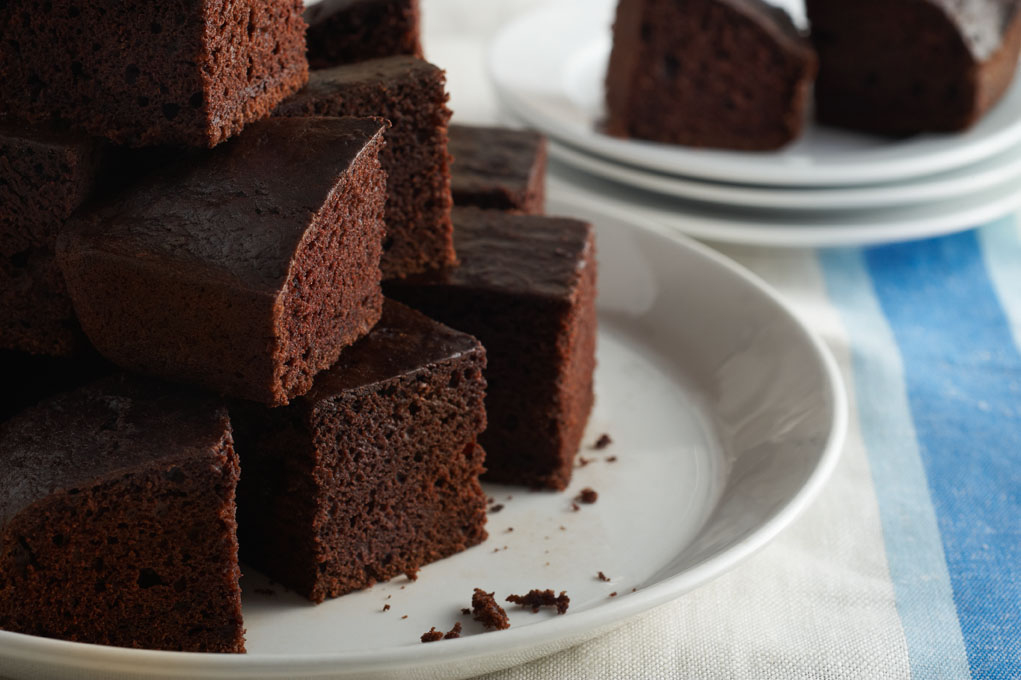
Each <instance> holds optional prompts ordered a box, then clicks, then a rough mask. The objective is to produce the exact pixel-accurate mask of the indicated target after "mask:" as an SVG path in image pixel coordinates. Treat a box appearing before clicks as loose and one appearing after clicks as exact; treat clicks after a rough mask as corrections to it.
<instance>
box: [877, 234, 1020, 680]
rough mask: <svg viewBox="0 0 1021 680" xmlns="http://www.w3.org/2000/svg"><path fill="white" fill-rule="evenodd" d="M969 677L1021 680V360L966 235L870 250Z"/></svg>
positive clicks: (971, 237) (976, 249)
mask: <svg viewBox="0 0 1021 680" xmlns="http://www.w3.org/2000/svg"><path fill="white" fill-rule="evenodd" d="M865 260H866V266H867V269H868V271H869V274H870V276H871V278H872V281H873V284H874V286H875V291H876V294H877V297H878V299H879V302H880V305H881V307H882V309H883V311H884V313H885V315H886V318H887V319H888V322H889V324H890V328H891V330H892V331H893V334H894V337H895V338H896V339H897V344H898V345H899V346H900V348H901V356H902V358H903V363H904V376H905V383H906V385H907V392H908V400H909V403H910V406H911V413H912V416H913V419H914V424H915V430H916V432H917V433H918V443H919V450H920V452H921V455H922V461H923V463H924V465H925V469H926V475H927V477H928V480H929V488H930V492H931V497H932V503H933V507H934V508H935V510H936V516H937V519H938V521H939V527H940V532H941V535H942V539H943V549H944V553H945V555H946V561H947V565H948V567H949V569H950V581H951V585H952V586H953V590H954V601H955V603H956V605H957V612H958V618H959V620H960V623H961V630H962V632H963V634H964V642H965V648H966V649H967V652H968V660H969V663H970V666H971V670H972V675H973V677H976V678H1009V677H1018V676H1021V577H1019V565H1021V355H1019V352H1018V348H1017V346H1016V345H1015V344H1014V338H1013V336H1012V333H1011V329H1010V327H1009V324H1008V322H1007V319H1006V317H1005V315H1004V312H1003V309H1002V308H1001V307H1000V304H999V300H998V299H997V296H996V293H995V292H994V290H993V287H992V284H991V282H990V280H989V276H988V273H987V271H986V269H985V266H984V261H983V257H982V253H981V251H980V248H979V245H978V237H977V236H976V234H975V233H974V232H968V233H965V234H958V235H955V236H950V237H947V238H942V239H934V240H929V241H922V242H918V243H912V244H901V245H895V246H886V247H882V248H876V249H873V250H869V251H866V253H865Z"/></svg>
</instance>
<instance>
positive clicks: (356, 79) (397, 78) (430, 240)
mask: <svg viewBox="0 0 1021 680" xmlns="http://www.w3.org/2000/svg"><path fill="white" fill-rule="evenodd" d="M445 83H446V79H445V76H444V73H443V70H442V69H439V68H437V67H435V66H433V65H432V64H429V63H428V62H425V61H422V60H421V59H416V58H414V57H391V58H389V59H377V60H373V61H366V62H362V63H359V64H353V65H350V66H338V67H336V68H332V69H327V70H325V71H314V72H313V73H312V76H311V77H310V78H309V83H308V87H306V88H305V89H304V90H302V91H301V92H299V93H298V94H296V95H295V96H293V97H291V98H290V99H288V100H287V101H286V102H284V103H283V104H281V105H280V106H279V107H278V108H277V110H276V115H278V116H381V117H383V118H386V119H388V120H389V121H390V122H391V123H392V124H393V127H392V128H390V130H388V131H387V133H386V148H385V149H383V154H382V156H381V157H380V158H381V160H382V163H383V169H384V170H386V172H387V177H388V186H389V190H388V191H389V196H388V198H387V204H386V229H387V238H386V243H385V245H384V249H383V263H382V268H383V278H384V279H389V278H394V277H401V276H407V275H409V274H414V273H418V272H423V271H426V270H428V269H431V268H438V267H443V266H446V265H449V264H452V263H453V262H455V260H456V257H455V254H454V246H453V237H452V234H451V229H452V227H451V224H450V206H451V203H452V201H451V196H450V158H449V156H448V154H447V124H448V122H449V120H450V110H449V109H448V108H447V92H446V84H445Z"/></svg>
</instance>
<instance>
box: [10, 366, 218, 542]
mask: <svg viewBox="0 0 1021 680" xmlns="http://www.w3.org/2000/svg"><path fill="white" fill-rule="evenodd" d="M229 430H230V427H229V419H228V415H227V409H226V407H225V405H224V404H223V403H222V402H221V401H219V400H217V399H216V398H214V397H210V396H205V395H202V394H200V393H196V392H191V391H187V390H184V389H178V388H175V387H171V386H168V385H165V384H162V383H155V382H149V381H145V380H141V379H135V378H130V377H127V376H124V375H117V376H112V377H109V378H104V379H102V380H100V381H98V382H95V383H92V384H90V385H88V386H86V387H83V388H80V389H78V390H75V391H73V392H68V393H65V394H62V395H59V396H57V397H54V398H53V399H51V400H48V401H47V402H45V403H44V404H42V405H40V406H36V407H33V408H31V409H28V410H27V411H24V412H23V413H21V414H19V415H18V416H16V417H15V418H13V419H11V420H10V421H8V422H6V423H4V425H3V426H2V427H0V526H3V525H6V524H7V523H8V522H10V521H11V519H13V518H14V517H15V516H17V515H18V513H20V512H21V511H23V510H24V509H26V508H28V507H29V506H31V505H32V504H33V503H35V502H37V501H39V500H42V499H44V498H46V497H48V496H50V495H51V494H52V493H54V492H56V491H60V490H63V491H65V492H67V493H74V491H73V489H75V488H77V487H79V486H83V485H93V484H96V483H98V482H102V481H104V480H105V479H113V478H116V477H118V476H120V475H123V474H124V473H125V472H130V471H131V470H133V469H136V468H140V467H149V466H152V465H158V466H160V467H164V468H166V469H167V473H166V474H168V475H172V474H174V472H173V466H174V464H175V461H182V462H183V461H185V460H188V459H192V458H194V457H197V456H207V455H208V456H209V457H210V459H213V457H215V456H216V455H217V452H216V451H215V450H214V448H213V446H215V445H217V444H219V443H220V440H221V439H222V437H223V433H224V432H225V431H227V432H229Z"/></svg>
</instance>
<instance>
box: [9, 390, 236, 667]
mask: <svg viewBox="0 0 1021 680" xmlns="http://www.w3.org/2000/svg"><path fill="white" fill-rule="evenodd" d="M238 473H239V468H238V459H237V456H236V455H235V453H234V449H233V444H232V440H231V428H230V420H229V419H228V417H227V409H226V408H225V407H224V405H223V404H221V403H219V402H218V401H217V400H216V399H214V398H211V397H205V396H202V395H199V394H195V393H191V392H186V391H183V390H176V389H175V388H168V387H167V386H165V385H159V384H150V383H148V382H140V381H136V380H134V379H130V378H126V377H124V376H116V377H113V378H108V379H104V380H103V381H100V382H98V383H94V384H92V385H90V386H87V387H84V388H81V389H79V390H76V391H74V392H68V393H65V394H63V395H61V396H58V397H55V398H53V399H51V400H49V401H46V402H44V403H42V404H40V405H39V406H36V407H34V408H31V409H29V410H27V411H24V412H23V413H21V414H19V415H18V416H16V417H15V418H14V419H12V420H10V421H8V422H7V423H5V424H3V425H2V426H0V629H3V630H8V631H16V632H19V633H28V634H31V635H42V636H45V637H55V638H63V639H66V640H75V641H78V642H91V643H96V644H103V645H117V646H122V647H143V648H146V649H166V650H182V651H191V652H243V651H244V637H243V634H244V629H243V627H242V621H241V589H240V587H239V585H238V578H239V577H240V575H241V574H240V571H239V569H238V561H237V553H238V544H237V538H236V536H235V526H236V525H235V519H234V512H235V506H234V492H235V487H236V485H237V481H238Z"/></svg>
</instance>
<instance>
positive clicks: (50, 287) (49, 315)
mask: <svg viewBox="0 0 1021 680" xmlns="http://www.w3.org/2000/svg"><path fill="white" fill-rule="evenodd" d="M87 347H88V341H87V340H86V339H85V336H84V335H83V334H82V330H81V327H80V326H79V325H78V319H77V318H76V316H75V313H74V308H73V306H72V305H71V298H70V296H69V295H68V293H67V286H66V285H65V283H64V276H63V274H62V273H61V271H60V267H59V266H57V258H56V256H55V255H54V254H53V250H52V247H38V248H27V249H25V250H23V251H21V252H19V253H15V254H14V255H10V256H0V349H13V350H20V351H23V352H29V353H31V354H39V355H48V356H53V357H71V356H74V355H76V354H78V353H79V352H82V351H84V350H85V349H86V348H87Z"/></svg>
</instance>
